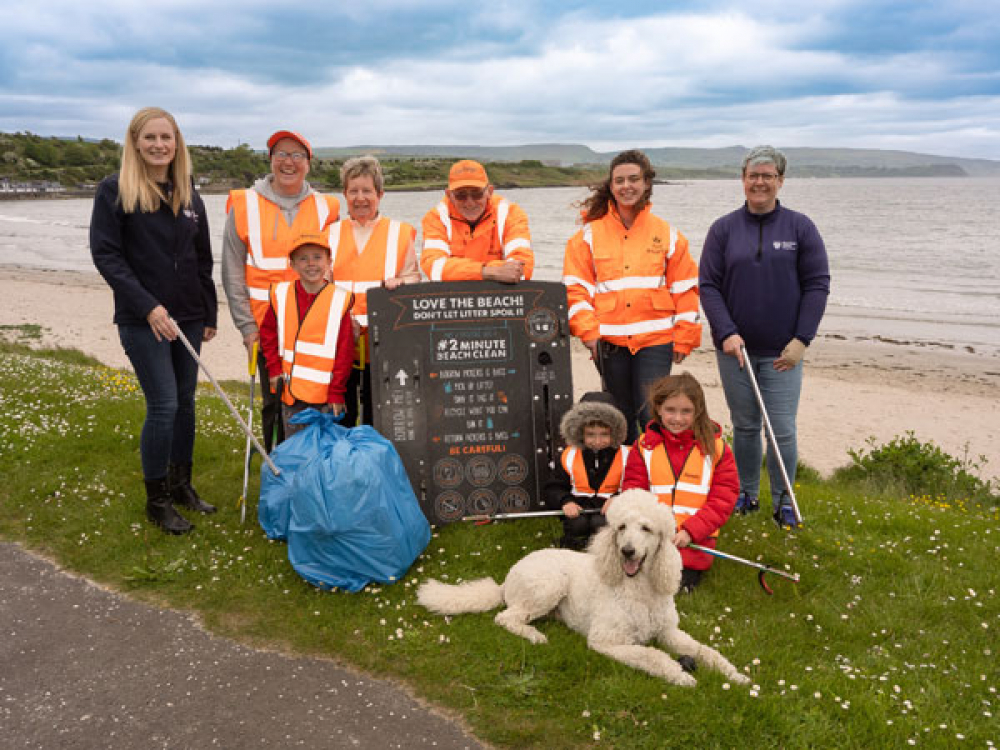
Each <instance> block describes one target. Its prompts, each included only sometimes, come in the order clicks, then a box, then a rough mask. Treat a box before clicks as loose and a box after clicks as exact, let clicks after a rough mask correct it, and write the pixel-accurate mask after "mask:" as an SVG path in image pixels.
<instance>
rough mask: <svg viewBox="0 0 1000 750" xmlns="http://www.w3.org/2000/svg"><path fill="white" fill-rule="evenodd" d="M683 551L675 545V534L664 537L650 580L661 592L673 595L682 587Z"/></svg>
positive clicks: (657, 552) (654, 561)
mask: <svg viewBox="0 0 1000 750" xmlns="http://www.w3.org/2000/svg"><path fill="white" fill-rule="evenodd" d="M682 567H683V563H682V562H681V553H680V552H679V551H678V550H677V547H675V546H674V538H673V535H671V536H669V537H662V538H661V539H660V547H659V549H658V550H657V551H656V559H655V560H653V565H652V569H651V570H650V582H651V583H652V584H653V588H654V589H655V590H656V591H657V592H658V593H661V594H666V595H667V596H673V595H674V594H676V593H677V592H678V591H679V590H680V588H681V568H682Z"/></svg>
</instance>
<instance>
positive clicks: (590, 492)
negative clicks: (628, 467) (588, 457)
mask: <svg viewBox="0 0 1000 750" xmlns="http://www.w3.org/2000/svg"><path fill="white" fill-rule="evenodd" d="M629 450H630V449H629V447H628V446H627V445H623V446H621V447H620V448H619V449H618V453H617V454H616V455H615V460H614V461H612V462H611V466H610V467H609V468H608V473H607V474H606V475H605V477H604V481H602V482H601V486H600V487H598V488H597V490H594V488H593V487H591V486H590V478H589V477H588V476H587V468H586V467H585V466H584V465H583V451H581V450H580V449H578V448H572V447H570V448H567V449H566V450H564V451H563V452H562V466H563V468H564V469H565V470H566V473H567V474H569V481H570V484H571V487H570V493H571V494H572V495H573V496H574V497H594V495H597V496H598V497H602V498H604V499H605V500H607V499H608V498H609V497H611V496H612V495H614V494H616V493H618V492H621V489H622V472H623V470H624V468H625V462H626V461H628V452H629Z"/></svg>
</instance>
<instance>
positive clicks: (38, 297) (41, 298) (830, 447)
mask: <svg viewBox="0 0 1000 750" xmlns="http://www.w3.org/2000/svg"><path fill="white" fill-rule="evenodd" d="M0 295H2V297H0V298H2V299H3V304H2V306H0V334H2V335H4V336H5V338H6V339H7V340H18V334H19V331H20V330H22V329H21V328H20V327H21V326H27V325H38V326H40V327H41V337H40V339H35V340H30V341H25V342H24V343H29V344H30V345H32V346H37V347H67V348H75V349H80V350H81V351H84V352H86V353H87V354H90V355H92V356H94V357H96V358H97V359H99V360H100V361H101V362H104V363H105V364H107V365H109V366H111V367H122V368H127V367H129V364H128V360H127V359H126V357H125V354H124V352H123V351H122V349H121V345H120V344H119V342H118V335H117V330H116V328H115V326H114V325H113V324H112V322H111V316H112V300H111V292H110V289H109V288H108V287H107V286H106V285H105V284H104V282H103V280H102V279H101V278H100V277H99V276H97V275H96V274H89V273H80V272H68V271H40V270H34V269H26V268H20V267H14V266H4V267H3V273H2V278H0ZM219 298H220V300H221V304H220V309H219V335H218V336H217V337H216V339H215V340H214V341H212V342H210V343H208V344H206V345H205V346H204V348H203V356H204V359H205V363H206V364H207V366H208V367H209V369H210V370H211V371H212V373H213V374H214V375H215V376H216V377H217V378H219V379H233V380H238V379H243V378H245V377H246V353H245V350H244V349H243V346H242V343H241V340H240V336H239V334H238V333H237V331H236V329H235V328H234V327H233V325H232V321H231V319H230V317H229V310H228V308H227V307H226V305H225V301H224V300H225V296H224V295H223V294H222V293H221V290H220V293H219ZM681 369H687V370H689V371H690V372H691V373H692V374H694V375H695V376H696V377H697V378H698V379H699V380H700V381H701V383H702V385H704V386H705V389H706V393H707V395H708V400H709V411H710V413H711V415H712V417H713V418H714V419H715V420H716V421H718V422H720V423H722V424H723V425H728V423H729V415H728V411H727V409H726V406H725V400H724V398H723V395H722V389H721V387H720V384H719V377H718V373H717V370H716V366H715V353H714V351H713V349H712V346H711V341H710V338H709V335H708V331H707V327H706V331H705V333H704V335H703V340H702V347H701V348H700V349H699V350H697V351H696V352H694V353H693V354H692V355H691V356H690V357H689V358H688V360H687V361H686V362H685V363H684V365H682V366H681ZM573 383H574V390H575V391H576V392H577V394H579V393H582V392H584V391H587V390H595V389H599V387H600V381H599V378H598V375H597V371H596V370H595V369H594V367H593V365H592V364H591V363H590V361H589V359H588V358H587V356H586V354H585V351H584V350H583V348H582V347H580V346H577V345H575V346H574V354H573ZM998 386H1000V357H996V356H985V355H982V354H978V353H976V352H970V351H966V350H965V349H962V348H960V347H953V346H951V345H950V344H949V343H948V342H941V343H940V344H937V345H930V346H928V345H920V346H918V345H916V344H914V343H912V342H909V341H901V340H890V339H886V338H879V337H877V336H876V337H873V338H862V337H859V338H856V339H854V340H851V339H847V338H844V337H840V336H837V337H834V336H826V335H824V334H823V333H822V328H821V329H820V336H819V337H818V338H817V340H816V341H815V342H814V343H813V345H812V346H811V347H810V348H809V350H808V352H807V354H806V374H805V381H804V386H803V392H802V402H801V406H800V408H799V422H798V429H799V451H800V457H801V459H802V460H803V461H805V462H806V463H808V464H809V465H811V466H813V467H815V468H816V469H818V470H819V471H821V472H823V473H824V474H827V473H829V472H830V471H832V470H833V469H835V468H836V467H838V466H841V465H843V464H845V463H848V461H849V460H850V459H849V456H848V454H847V451H848V449H850V448H858V447H862V446H864V444H865V440H866V439H867V438H868V437H869V436H873V437H874V438H875V439H876V440H877V441H878V442H880V443H881V442H885V441H888V440H890V439H891V438H892V437H894V436H896V435H901V434H903V433H905V432H906V431H909V430H912V431H913V432H914V433H915V434H916V435H917V437H918V438H919V439H920V440H924V441H933V442H935V443H937V444H938V445H939V446H941V447H942V448H943V449H944V450H946V451H948V452H949V453H951V454H952V455H954V456H956V457H962V456H964V455H966V448H968V454H969V456H970V457H978V456H979V455H984V456H985V457H986V459H987V464H986V466H985V469H984V471H982V472H981V474H983V475H984V476H986V477H987V478H988V477H994V476H1000V401H998V394H1000V388H998Z"/></svg>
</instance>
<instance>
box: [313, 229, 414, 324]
mask: <svg viewBox="0 0 1000 750" xmlns="http://www.w3.org/2000/svg"><path fill="white" fill-rule="evenodd" d="M416 235H417V230H416V229H414V228H413V227H412V226H410V225H409V224H406V223H405V222H401V221H396V220H395V219H388V218H386V217H384V216H383V217H381V218H380V219H379V220H378V222H377V223H376V224H375V227H374V228H373V229H372V233H371V236H370V237H369V238H368V242H367V243H365V247H364V249H363V250H362V251H361V252H360V253H358V246H357V245H355V244H354V227H353V225H352V222H351V220H350V219H342V220H341V221H338V222H335V223H333V224H331V225H330V229H329V237H330V249H331V252H332V254H333V262H332V268H333V271H332V275H333V283H335V284H336V285H337V286H338V287H340V288H341V289H344V290H346V291H348V292H353V293H354V307H353V308H352V309H351V316H352V317H353V318H354V319H355V320H356V321H358V323H359V324H360V325H361V327H362V329H365V328H367V327H368V290H369V289H377V288H378V287H380V286H382V282H383V281H385V280H386V279H391V278H393V277H394V276H398V275H399V273H400V271H402V270H403V264H404V263H405V262H406V251H407V249H409V247H410V245H412V244H413V240H414V238H415V237H416Z"/></svg>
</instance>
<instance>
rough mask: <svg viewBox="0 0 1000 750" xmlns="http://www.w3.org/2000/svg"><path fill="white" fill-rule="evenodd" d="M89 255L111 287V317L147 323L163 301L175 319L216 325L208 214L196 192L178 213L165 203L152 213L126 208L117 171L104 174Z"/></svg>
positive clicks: (128, 322) (96, 201)
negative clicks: (113, 304)
mask: <svg viewBox="0 0 1000 750" xmlns="http://www.w3.org/2000/svg"><path fill="white" fill-rule="evenodd" d="M90 255H91V257H92V258H93V260H94V265H95V266H97V270H98V271H100V273H101V276H103V277H104V280H105V281H107V282H108V284H109V285H110V286H111V289H112V291H113V292H114V298H115V317H114V322H115V323H117V324H119V325H122V324H124V325H138V324H142V325H147V321H146V316H147V315H148V314H149V313H150V311H151V310H152V309H153V308H154V307H156V306H157V305H163V306H164V307H165V308H166V309H167V312H168V313H170V315H171V317H173V319H174V320H176V321H177V322H178V323H189V322H193V321H198V320H201V321H204V323H205V325H206V327H209V328H215V327H216V322H217V318H216V313H217V310H218V303H217V301H216V294H215V282H213V281H212V247H211V240H210V239H209V233H208V216H207V214H206V213H205V204H204V203H202V200H201V196H199V195H198V193H196V192H193V194H192V197H191V208H189V209H183V208H182V209H181V211H180V213H179V214H178V215H177V216H174V212H173V211H172V210H171V209H170V206H168V205H167V204H166V203H163V204H161V205H160V208H159V210H158V211H156V212H154V213H143V212H141V211H136V212H135V213H131V214H127V213H125V211H124V210H123V209H122V206H121V203H120V202H119V201H118V176H117V175H112V176H111V177H107V178H105V179H104V180H103V181H102V182H101V184H100V185H99V186H98V188H97V196H96V197H95V198H94V211H93V214H92V215H91V217H90Z"/></svg>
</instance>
